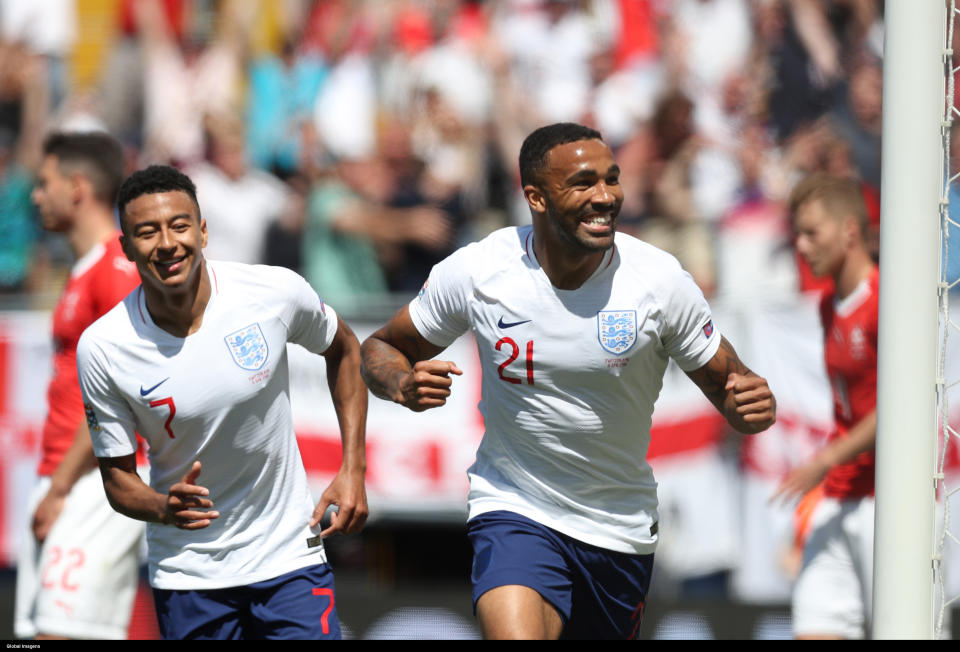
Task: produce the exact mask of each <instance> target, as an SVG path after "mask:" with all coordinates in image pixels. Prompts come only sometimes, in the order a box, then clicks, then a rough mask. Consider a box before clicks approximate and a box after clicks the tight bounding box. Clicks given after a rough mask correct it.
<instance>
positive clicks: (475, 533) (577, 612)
mask: <svg viewBox="0 0 960 652" xmlns="http://www.w3.org/2000/svg"><path fill="white" fill-rule="evenodd" d="M467 534H468V536H469V537H470V542H471V543H472V544H473V572H472V573H471V580H472V581H473V607H474V611H476V607H477V601H478V600H479V599H480V596H482V595H483V594H484V593H486V592H487V591H489V590H490V589H494V588H496V587H498V586H506V585H509V584H519V585H521V586H527V587H530V588H531V589H533V590H535V591H536V592H537V593H539V594H540V595H541V596H543V598H544V599H545V600H546V601H547V602H549V603H550V604H551V605H553V607H554V608H555V609H556V610H557V613H559V614H560V618H561V619H562V620H563V625H564V626H563V633H562V635H561V638H564V639H621V640H622V639H634V638H636V637H637V636H638V635H639V633H640V624H641V622H642V621H643V608H644V605H645V603H646V600H647V591H648V590H649V589H650V573H651V572H652V571H653V554H649V555H631V554H627V553H623V552H616V551H613V550H606V549H604V548H598V547H596V546H591V545H589V544H587V543H583V542H582V541H578V540H576V539H573V538H571V537H568V536H567V535H565V534H561V533H560V532H557V531H556V530H551V529H550V528H548V527H546V526H543V525H540V524H539V523H537V522H536V521H532V520H530V519H529V518H526V517H524V516H520V515H519V514H514V513H513V512H506V511H497V512H487V513H485V514H481V515H479V516H476V517H474V518H472V519H470V521H469V523H467Z"/></svg>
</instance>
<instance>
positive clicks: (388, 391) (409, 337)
mask: <svg viewBox="0 0 960 652" xmlns="http://www.w3.org/2000/svg"><path fill="white" fill-rule="evenodd" d="M441 351H443V347H440V346H437V345H435V344H431V343H430V342H429V341H428V340H427V339H426V338H424V337H423V336H422V335H421V334H420V333H419V332H418V331H417V328H416V326H414V325H413V321H412V320H411V319H410V311H409V308H408V307H407V306H404V307H403V308H401V309H400V311H399V312H397V314H396V315H394V316H393V318H392V319H391V320H390V321H389V322H387V324H386V325H385V326H384V327H383V328H381V329H380V330H378V331H377V332H376V333H374V334H373V335H371V336H370V337H368V338H367V339H366V340H364V342H363V345H362V346H361V347H360V352H361V354H362V357H363V368H362V371H363V379H364V381H366V383H367V387H369V388H370V391H371V392H373V394H374V396H378V397H380V398H382V399H384V400H387V401H393V402H394V403H399V404H400V405H405V406H406V407H408V408H410V409H411V410H413V411H414V412H423V411H424V410H429V409H430V408H435V407H440V406H441V405H445V404H446V402H447V397H448V396H450V387H451V385H452V384H453V380H452V379H451V378H450V374H455V375H457V376H459V375H461V374H462V373H463V372H462V371H461V370H460V368H459V367H457V365H456V364H454V363H453V362H450V361H447V360H431V359H430V358H432V357H434V356H435V355H438V354H439V353H440V352H441Z"/></svg>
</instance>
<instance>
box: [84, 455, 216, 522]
mask: <svg viewBox="0 0 960 652" xmlns="http://www.w3.org/2000/svg"><path fill="white" fill-rule="evenodd" d="M97 461H98V462H99V464H100V476H101V477H102V478H103V488H104V491H105V492H106V494H107V500H108V501H109V502H110V506H111V507H113V509H114V510H116V511H118V512H120V513H121V514H123V515H124V516H128V517H130V518H133V519H137V520H138V521H148V522H150V523H163V524H166V525H175V526H177V527H178V528H181V529H183V530H199V529H201V528H205V527H207V526H208V525H210V521H211V520H213V519H215V518H217V517H218V516H220V513H219V512H217V511H215V510H212V509H211V508H212V507H213V501H212V500H210V499H209V498H208V496H209V495H210V491H209V490H208V489H207V488H206V487H203V486H200V485H198V484H196V481H197V477H198V476H199V475H200V470H201V465H200V462H199V461H197V462H194V463H193V466H192V467H191V468H190V471H188V472H187V474H186V475H184V476H183V478H181V479H180V482H177V483H176V484H174V485H173V486H172V487H170V491H169V492H168V493H166V494H161V493H159V492H157V491H154V490H153V489H152V488H150V487H149V486H148V485H147V484H146V483H144V481H143V480H141V479H140V476H139V475H137V458H136V455H125V456H123V457H100V458H97Z"/></svg>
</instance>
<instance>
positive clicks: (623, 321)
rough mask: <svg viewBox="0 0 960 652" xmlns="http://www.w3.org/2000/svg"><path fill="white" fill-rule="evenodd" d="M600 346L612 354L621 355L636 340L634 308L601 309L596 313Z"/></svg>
mask: <svg viewBox="0 0 960 652" xmlns="http://www.w3.org/2000/svg"><path fill="white" fill-rule="evenodd" d="M597 333H598V335H599V337H600V346H602V347H603V348H604V350H605V351H609V352H610V353H612V354H614V355H623V354H624V353H626V352H627V351H629V350H630V348H631V347H632V346H633V345H634V344H635V343H636V341H637V311H636V310H601V311H600V312H598V313H597Z"/></svg>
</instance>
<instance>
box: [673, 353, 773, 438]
mask: <svg viewBox="0 0 960 652" xmlns="http://www.w3.org/2000/svg"><path fill="white" fill-rule="evenodd" d="M687 375H688V376H689V377H690V379H691V380H692V381H693V382H694V383H696V384H697V387H699V388H700V391H702V392H703V394H704V396H706V397H707V398H708V399H710V402H711V403H713V404H714V406H716V408H717V410H719V411H720V413H721V414H723V416H724V417H725V418H726V420H727V422H728V423H729V424H730V425H731V427H733V428H734V429H735V430H737V431H738V432H742V433H744V434H747V435H750V434H754V433H757V432H761V431H763V430H766V429H767V428H769V427H770V426H772V425H773V423H774V422H775V421H776V418H777V401H776V399H775V398H774V396H773V392H771V391H770V387H769V386H768V385H767V381H766V379H765V378H762V377H761V376H758V375H757V374H755V373H753V372H752V371H750V369H749V368H747V366H746V365H745V364H743V362H742V361H741V360H740V357H739V356H738V355H737V352H736V351H735V350H734V348H733V345H732V344H730V342H728V341H727V339H726V338H724V337H722V336H721V339H720V348H719V349H718V350H717V352H716V353H715V354H714V356H713V357H712V358H711V359H710V361H709V362H708V363H707V364H705V365H704V366H702V367H700V368H699V369H697V370H695V371H690V372H687Z"/></svg>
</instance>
